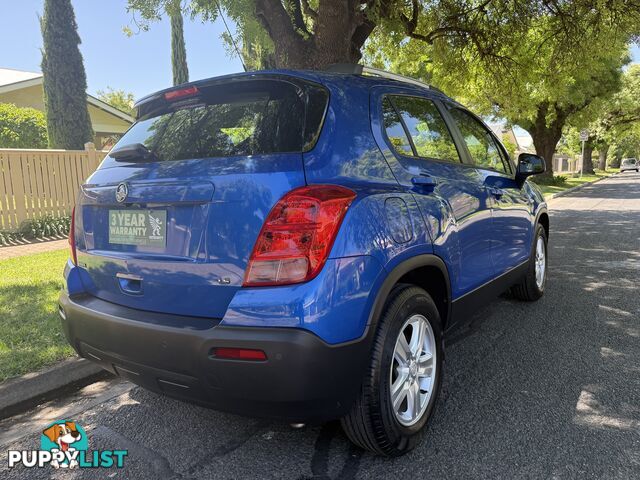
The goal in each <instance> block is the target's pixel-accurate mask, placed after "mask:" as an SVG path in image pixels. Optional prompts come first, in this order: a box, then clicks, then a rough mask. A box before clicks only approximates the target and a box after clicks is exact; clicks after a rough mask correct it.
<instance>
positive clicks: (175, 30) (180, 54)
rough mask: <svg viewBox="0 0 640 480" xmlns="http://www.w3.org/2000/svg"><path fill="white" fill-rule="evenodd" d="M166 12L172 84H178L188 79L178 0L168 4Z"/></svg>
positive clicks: (182, 26)
mask: <svg viewBox="0 0 640 480" xmlns="http://www.w3.org/2000/svg"><path fill="white" fill-rule="evenodd" d="M167 13H168V14H169V18H170V20H171V67H172V70H173V84H174V85H180V84H181V83H187V82H188V81H189V67H188V66H187V49H186V47H185V45H184V25H183V20H182V10H181V6H180V0H177V1H175V2H173V3H172V4H171V5H169V7H168V10H167Z"/></svg>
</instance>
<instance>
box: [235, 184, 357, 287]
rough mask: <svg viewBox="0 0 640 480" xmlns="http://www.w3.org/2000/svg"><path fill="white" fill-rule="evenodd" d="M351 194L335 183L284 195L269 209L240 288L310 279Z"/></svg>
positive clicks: (322, 259) (328, 247)
mask: <svg viewBox="0 0 640 480" xmlns="http://www.w3.org/2000/svg"><path fill="white" fill-rule="evenodd" d="M355 197H356V194H355V192H353V191H352V190H349V189H348V188H345V187H340V186H337V185H312V186H308V187H301V188H297V189H295V190H292V191H290V192H289V193H287V194H286V195H285V196H284V197H282V198H281V199H280V200H279V201H278V203H276V205H275V206H274V207H273V208H272V209H271V212H269V215H268V216H267V219H266V220H265V222H264V225H263V226H262V230H261V231H260V235H258V239H257V240H256V244H255V246H254V247H253V252H252V253H251V257H250V258H249V264H248V265H247V271H246V273H245V276H244V286H245V287H249V286H251V287H257V286H267V285H287V284H292V283H300V282H306V281H308V280H311V279H312V278H314V277H315V276H316V275H317V274H318V273H319V272H320V270H321V269H322V267H323V266H324V264H325V262H326V260H327V257H328V256H329V252H330V250H331V247H332V246H333V241H334V240H335V237H336V234H337V233H338V229H339V228H340V224H341V223H342V219H343V218H344V215H345V213H346V212H347V208H349V205H351V202H352V201H353V199H354V198H355Z"/></svg>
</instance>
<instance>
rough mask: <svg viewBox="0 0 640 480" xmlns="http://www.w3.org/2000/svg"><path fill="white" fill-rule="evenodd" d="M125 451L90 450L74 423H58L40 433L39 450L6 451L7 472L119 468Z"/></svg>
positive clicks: (65, 421) (85, 438)
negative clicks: (36, 469) (51, 468)
mask: <svg viewBox="0 0 640 480" xmlns="http://www.w3.org/2000/svg"><path fill="white" fill-rule="evenodd" d="M127 454H128V451H127V450H102V451H100V450H92V451H91V452H89V437H87V433H86V432H85V431H84V429H83V428H82V427H81V426H80V424H78V423H76V422H71V421H68V420H58V421H57V422H53V423H52V424H50V425H49V426H48V427H47V428H45V429H44V430H43V431H42V435H41V436H40V450H9V456H8V459H9V468H13V467H16V466H18V465H23V466H25V467H27V468H33V467H36V468H43V467H46V466H47V465H50V466H52V467H53V468H111V467H116V468H122V467H123V466H124V459H125V457H126V456H127Z"/></svg>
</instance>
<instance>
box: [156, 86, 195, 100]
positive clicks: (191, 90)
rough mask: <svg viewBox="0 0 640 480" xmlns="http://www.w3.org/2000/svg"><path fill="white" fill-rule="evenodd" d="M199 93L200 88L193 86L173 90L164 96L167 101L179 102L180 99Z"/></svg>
mask: <svg viewBox="0 0 640 480" xmlns="http://www.w3.org/2000/svg"><path fill="white" fill-rule="evenodd" d="M197 93H198V87H196V86H192V87H187V88H180V89H178V90H171V91H170V92H167V93H165V94H164V98H165V100H169V101H172V100H178V99H180V98H185V97H192V96H194V95H196V94H197Z"/></svg>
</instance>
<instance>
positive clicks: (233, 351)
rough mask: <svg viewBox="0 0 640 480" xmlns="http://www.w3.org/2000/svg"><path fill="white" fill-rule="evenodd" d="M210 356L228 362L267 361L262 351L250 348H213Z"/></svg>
mask: <svg viewBox="0 0 640 480" xmlns="http://www.w3.org/2000/svg"><path fill="white" fill-rule="evenodd" d="M211 355H212V356H213V357H215V358H226V359H228V360H254V361H264V360H266V359H267V355H266V354H265V353H264V352H263V351H262V350H253V349H250V348H228V347H219V348H213V349H211Z"/></svg>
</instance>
